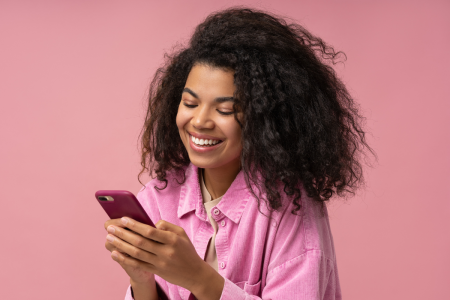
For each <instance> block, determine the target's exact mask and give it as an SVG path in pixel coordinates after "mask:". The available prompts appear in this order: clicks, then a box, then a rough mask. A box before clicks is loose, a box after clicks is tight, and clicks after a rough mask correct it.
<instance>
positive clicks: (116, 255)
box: [111, 251, 119, 259]
mask: <svg viewBox="0 0 450 300" xmlns="http://www.w3.org/2000/svg"><path fill="white" fill-rule="evenodd" d="M111 256H112V257H114V258H115V259H119V255H118V254H117V252H115V251H114V252H113V253H112V254H111Z"/></svg>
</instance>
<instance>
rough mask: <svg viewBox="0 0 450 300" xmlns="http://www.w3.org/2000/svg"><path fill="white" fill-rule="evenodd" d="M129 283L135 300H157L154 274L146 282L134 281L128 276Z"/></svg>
mask: <svg viewBox="0 0 450 300" xmlns="http://www.w3.org/2000/svg"><path fill="white" fill-rule="evenodd" d="M130 285H131V288H132V291H133V298H134V299H135V300H157V299H158V292H157V290H156V282H155V276H154V275H153V274H152V276H151V277H150V278H149V280H148V281H146V282H136V281H134V280H133V279H131V278H130Z"/></svg>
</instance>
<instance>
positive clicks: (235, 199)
mask: <svg viewBox="0 0 450 300" xmlns="http://www.w3.org/2000/svg"><path fill="white" fill-rule="evenodd" d="M167 179H168V180H169V181H168V186H167V188H165V189H164V190H160V191H159V190H156V189H155V188H154V186H155V185H157V186H159V187H161V186H162V183H161V182H159V181H157V180H156V179H154V180H152V181H150V182H149V183H148V184H147V185H146V187H145V188H143V189H142V190H141V191H140V192H139V193H138V195H137V198H138V200H139V201H140V203H141V204H142V206H143V207H144V209H145V210H146V212H147V213H148V215H149V216H150V218H151V219H152V220H153V222H155V223H156V222H157V221H158V220H160V219H163V220H166V221H168V222H171V223H173V224H176V225H178V226H180V227H182V228H183V229H184V230H185V231H186V234H187V235H188V236H189V238H190V240H191V242H192V244H193V245H194V247H195V249H196V250H197V253H198V255H199V256H200V257H201V258H204V257H205V253H206V250H207V246H208V241H209V239H210V238H211V236H212V235H213V232H214V229H213V227H212V226H211V224H210V222H209V221H208V217H207V214H206V211H205V208H204V206H203V200H202V196H201V190H200V184H199V179H198V168H197V167H195V166H194V165H192V164H191V165H189V166H188V167H187V169H186V181H185V182H184V183H183V184H181V185H179V184H178V183H177V182H176V181H175V180H176V178H175V177H174V176H171V175H169V176H168V178H167ZM283 199H284V201H285V205H283V207H282V209H281V210H279V211H275V212H269V210H268V209H267V208H266V206H265V204H264V203H263V202H261V211H262V212H263V213H264V214H265V215H267V216H269V217H270V218H268V217H267V216H264V215H263V214H261V213H260V212H258V206H257V201H256V199H255V198H254V197H253V196H252V195H251V193H250V191H249V189H248V188H247V186H246V183H245V180H244V174H243V173H242V171H241V172H240V173H239V174H238V175H237V177H236V179H235V180H234V181H233V183H232V184H231V186H230V188H229V189H228V190H227V192H226V193H225V195H224V196H223V198H222V200H221V201H220V202H219V204H217V206H215V207H213V208H212V209H211V215H212V216H213V217H214V219H215V220H216V222H217V224H218V225H219V229H218V232H217V235H216V252H217V260H218V266H219V274H220V275H222V277H223V278H224V279H225V285H224V288H223V291H222V295H221V298H220V299H221V300H239V299H273V300H276V299H283V300H285V299H305V300H306V299H308V300H312V299H326V300H337V299H342V296H341V290H340V286H339V278H338V271H337V265H336V256H335V251H334V245H333V238H332V236H331V230H330V224H329V221H328V214H327V211H326V208H325V216H322V213H321V208H320V206H318V205H316V204H315V203H314V202H313V200H311V199H310V198H308V197H307V196H306V192H303V193H302V199H301V205H302V208H301V209H300V215H293V214H292V213H291V210H292V209H293V208H294V206H293V204H292V203H289V202H288V199H287V198H283ZM155 279H156V282H157V284H158V285H159V289H160V293H161V290H162V291H164V293H165V294H166V296H167V297H168V298H169V299H173V300H178V299H189V298H190V299H193V298H194V297H193V296H192V295H191V293H190V291H189V290H186V289H184V288H182V287H179V286H177V285H174V284H171V283H169V282H167V281H165V280H164V279H162V278H160V277H159V276H156V275H155ZM161 294H162V293H161ZM160 297H161V298H165V297H162V295H160ZM125 299H126V300H131V299H133V298H132V295H131V290H130V288H128V291H127V294H126V297H125Z"/></svg>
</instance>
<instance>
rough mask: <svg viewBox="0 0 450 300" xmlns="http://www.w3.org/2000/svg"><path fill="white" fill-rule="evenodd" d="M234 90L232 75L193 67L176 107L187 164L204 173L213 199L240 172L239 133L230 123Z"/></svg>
mask: <svg viewBox="0 0 450 300" xmlns="http://www.w3.org/2000/svg"><path fill="white" fill-rule="evenodd" d="M235 90H236V87H235V85H234V72H232V71H229V70H223V69H220V68H214V67H211V66H208V65H205V64H197V65H195V66H194V67H193V68H192V70H191V72H190V73H189V76H188V78H187V80H186V87H185V88H184V90H183V94H182V98H181V102H180V106H179V107H178V114H177V118H176V123H177V126H178V130H179V132H180V137H181V140H182V141H183V144H184V146H185V148H186V150H187V152H188V155H189V160H190V161H191V163H192V164H194V165H195V166H197V167H199V168H203V169H205V172H204V175H205V183H206V187H207V188H208V191H209V192H210V193H211V194H212V196H214V197H215V198H218V197H219V196H222V195H223V194H225V192H226V190H227V189H228V187H229V186H230V184H231V182H232V181H233V179H234V178H235V177H236V175H237V173H238V172H239V170H240V168H241V164H240V155H241V151H242V141H241V138H242V130H241V127H240V126H239V123H238V122H237V121H236V120H235V119H234V109H233V104H234V102H233V99H234V98H233V95H234V93H235ZM240 115H241V114H240ZM224 175H225V176H226V177H228V178H227V179H228V180H227V179H225V178H224V177H223V176H224ZM211 178H215V179H218V180H216V181H218V184H219V185H220V186H221V187H213V186H211V185H210V184H209V183H210V182H211ZM216 189H218V190H216Z"/></svg>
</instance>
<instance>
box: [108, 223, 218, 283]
mask: <svg viewBox="0 0 450 300" xmlns="http://www.w3.org/2000/svg"><path fill="white" fill-rule="evenodd" d="M122 223H123V225H124V227H126V228H128V229H130V230H131V231H129V230H125V229H124V228H121V227H117V226H113V225H110V226H108V228H107V230H108V232H109V235H108V237H109V238H108V240H109V241H110V242H111V243H112V244H113V245H114V246H115V247H116V248H117V249H118V251H120V252H122V253H126V254H128V255H129V257H127V256H125V255H123V254H121V253H119V252H116V251H115V253H114V254H115V255H113V259H114V260H116V261H118V262H120V263H121V264H125V265H129V266H130V267H135V268H138V269H142V270H146V271H148V272H151V273H153V274H156V275H158V276H160V277H161V278H163V279H164V280H166V281H168V282H170V283H172V284H176V285H178V286H181V287H184V288H186V289H188V290H190V291H191V292H192V290H193V289H195V288H196V287H197V286H198V285H199V284H201V283H204V280H205V278H201V277H202V275H203V274H205V270H207V268H208V267H209V265H207V263H206V262H205V261H204V260H203V259H202V258H201V257H200V256H198V254H197V252H196V250H195V248H194V245H192V243H191V240H190V239H189V237H188V236H187V234H186V232H185V231H184V229H183V228H181V227H179V226H177V225H174V224H172V223H169V222H167V221H163V220H160V221H159V222H157V223H156V224H155V226H156V228H154V227H152V226H149V225H146V224H143V223H139V222H137V221H135V220H133V219H130V218H122ZM111 237H112V238H113V239H112V241H111ZM114 256H115V257H114ZM205 265H207V266H205ZM205 268H206V269H205Z"/></svg>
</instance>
